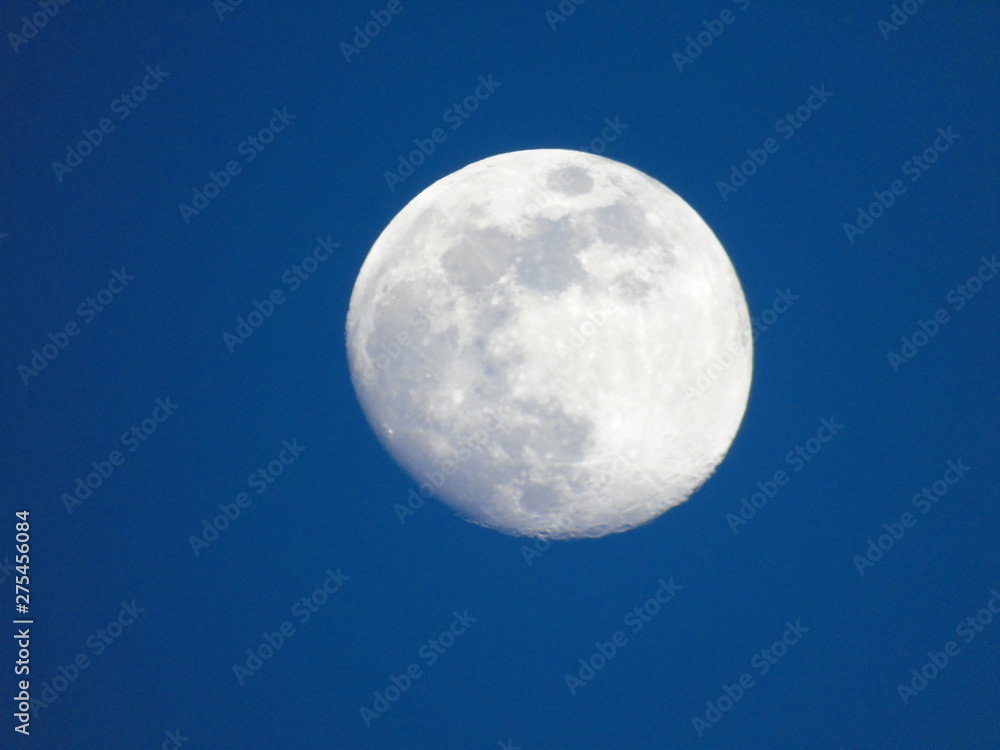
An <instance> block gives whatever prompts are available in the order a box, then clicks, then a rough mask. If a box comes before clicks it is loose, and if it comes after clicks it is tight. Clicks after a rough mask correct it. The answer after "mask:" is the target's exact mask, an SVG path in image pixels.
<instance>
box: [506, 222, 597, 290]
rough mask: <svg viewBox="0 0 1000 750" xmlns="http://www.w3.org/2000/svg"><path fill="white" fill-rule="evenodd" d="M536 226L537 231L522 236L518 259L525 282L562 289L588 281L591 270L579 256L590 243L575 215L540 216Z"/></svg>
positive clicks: (518, 267) (530, 284)
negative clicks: (579, 227)
mask: <svg viewBox="0 0 1000 750" xmlns="http://www.w3.org/2000/svg"><path fill="white" fill-rule="evenodd" d="M535 227H537V231H536V232H535V233H533V234H532V235H530V236H528V237H525V238H524V239H522V240H521V242H520V253H519V254H518V258H517V261H516V266H517V276H518V278H519V279H520V280H521V281H522V282H523V283H524V285H525V286H528V287H531V288H532V289H537V290H538V291H541V292H561V291H562V290H563V289H566V288H568V287H569V286H570V285H571V284H574V283H583V282H584V281H586V279H587V278H588V277H589V274H588V273H587V271H586V269H585V268H584V267H583V264H582V263H580V259H579V258H578V257H577V256H578V254H579V253H580V252H581V251H582V250H584V249H586V248H587V246H588V245H589V244H590V243H589V241H588V240H587V239H586V237H584V236H583V235H581V234H580V233H579V232H578V231H577V230H576V228H575V227H574V226H573V224H572V221H571V219H570V218H569V217H563V218H562V219H559V220H558V221H553V220H552V219H536V220H535V221H534V222H533V228H535Z"/></svg>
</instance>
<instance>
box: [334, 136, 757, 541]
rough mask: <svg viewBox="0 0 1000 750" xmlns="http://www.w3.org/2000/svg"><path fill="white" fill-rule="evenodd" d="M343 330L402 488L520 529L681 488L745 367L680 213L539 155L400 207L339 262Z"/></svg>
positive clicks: (624, 525) (609, 528)
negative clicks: (353, 269)
mask: <svg viewBox="0 0 1000 750" xmlns="http://www.w3.org/2000/svg"><path fill="white" fill-rule="evenodd" d="M346 334H347V354H348V361H349V364H350V370H351V380H352V383H353V384H354V388H355V390H356V392H357V396H358V400H359V401H360V403H361V407H362V409H363V410H364V413H365V416H366V417H367V419H368V422H369V423H370V425H371V427H372V429H373V430H374V431H375V433H376V435H377V436H378V438H379V440H380V441H381V442H382V444H383V445H384V446H385V448H386V449H387V450H388V452H389V453H390V454H391V455H392V456H393V458H395V460H396V461H397V462H398V463H399V464H400V465H401V466H402V467H403V468H404V469H405V470H406V471H407V472H408V473H409V474H410V476H411V477H412V478H413V480H414V483H415V484H414V487H412V488H410V489H411V491H410V492H409V495H410V497H411V503H412V502H414V501H413V498H415V497H417V496H418V495H419V497H421V498H422V497H430V496H431V495H433V496H435V497H437V498H438V499H440V500H441V501H443V502H445V503H446V504H448V505H449V506H451V507H452V508H453V509H454V510H455V511H457V512H458V514H460V515H461V516H463V517H464V518H466V519H467V520H469V521H472V522H474V523H478V524H481V525H483V526H488V527H491V528H494V529H497V530H499V531H502V532H505V533H508V534H515V535H527V536H533V537H540V538H562V539H568V538H576V537H599V536H603V535H605V534H609V533H612V532H620V531H625V530H627V529H630V528H633V527H635V526H639V525H641V524H644V523H647V522H649V521H651V520H652V519H654V518H656V517H657V516H659V515H660V514H662V513H663V512H664V511H666V510H667V509H668V508H671V507H673V506H675V505H678V504H679V503H681V502H683V501H684V500H686V499H687V498H688V497H689V496H690V495H691V493H692V492H694V491H695V490H696V489H697V488H698V487H700V486H701V485H702V483H703V482H704V481H705V480H706V479H707V478H708V477H709V475H710V474H711V473H712V472H713V471H714V470H715V468H716V467H717V466H718V465H719V463H720V462H721V461H722V459H723V458H724V457H725V455H726V452H727V451H728V450H729V447H730V445H731V444H732V441H733V439H734V438H735V436H736V432H737V430H738V429H739V425H740V422H741V421H742V419H743V414H744V411H745V410H746V405H747V398H748V395H749V391H750V378H751V373H752V369H753V368H752V358H753V357H752V353H753V352H752V350H753V344H752V337H751V329H750V317H749V314H748V312H747V304H746V299H745V298H744V295H743V289H742V287H741V286H740V282H739V279H738V278H737V276H736V272H735V270H734V269H733V266H732V263H731V262H730V260H729V257H728V256H727V255H726V251H725V250H724V249H723V247H722V245H721V244H720V243H719V240H718V239H717V238H716V237H715V235H714V234H713V233H712V230H711V229H709V227H708V226H707V225H706V224H705V222H704V221H702V219H701V217H700V216H699V215H698V214H697V212H695V210H694V209H693V208H691V207H690V206H689V205H688V204H687V203H685V202H684V200H682V199H681V198H680V197H679V196H677V195H676V194H675V193H674V192H673V191H671V190H670V189H669V188H667V187H666V186H664V185H663V184H661V183H659V182H657V181H656V180H654V179H653V178H651V177H649V176H647V175H645V174H643V173H642V172H640V171H638V170H636V169H634V168H632V167H629V166H627V165H625V164H621V163H619V162H616V161H612V160H610V159H606V158H603V157H600V156H595V155H593V154H587V153H582V152H578V151H565V150H557V149H544V150H531V151H516V152H512V153H507V154H499V155H497V156H492V157H490V158H488V159H483V160H482V161H478V162H475V163H473V164H470V165H469V166H467V167H465V168H463V169H460V170H458V171H457V172H454V173H453V174H450V175H448V176H447V177H444V178H442V179H440V180H438V181H437V182H435V183H434V184H433V185H431V186H430V187H428V188H427V189H425V190H424V191H423V192H421V193H420V194H419V195H418V196H417V197H415V198H414V199H413V200H412V201H410V202H409V203H408V204H407V205H406V206H405V207H404V208H403V209H402V210H401V211H400V212H399V214H397V215H396V217H395V218H394V219H393V220H392V221H391V222H390V223H389V225H388V226H387V227H386V228H385V230H384V231H383V232H382V234H381V235H380V236H379V238H378V240H377V241H376V242H375V244H374V245H373V246H372V249H371V251H370V252H369V253H368V257H367V258H366V259H365V262H364V264H363V265H362V267H361V270H360V272H359V273H358V278H357V281H356V283H355V285H354V291H353V293H352V295H351V303H350V309H349V311H348V314H347V327H346ZM400 502H403V501H402V498H401V499H400ZM414 504H416V506H417V507H420V506H419V504H418V503H414Z"/></svg>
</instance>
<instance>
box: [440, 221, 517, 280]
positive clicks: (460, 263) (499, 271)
mask: <svg viewBox="0 0 1000 750" xmlns="http://www.w3.org/2000/svg"><path fill="white" fill-rule="evenodd" d="M513 258H514V238H513V237H512V236H511V235H510V234H508V233H507V232H503V231H501V230H499V229H472V230H469V231H466V232H463V233H462V237H461V239H459V240H458V242H456V243H455V244H454V245H452V246H451V247H450V248H449V249H448V250H447V251H445V253H444V254H443V255H442V256H441V266H442V268H444V272H445V273H446V274H447V275H448V279H449V280H450V281H451V282H452V283H454V284H457V285H458V286H460V287H462V288H463V289H465V290H466V291H467V292H472V293H475V292H478V291H480V290H482V289H483V288H484V287H487V286H489V285H490V284H492V283H494V282H495V281H497V280H498V279H499V278H500V277H501V276H503V275H504V273H506V272H507V269H508V268H509V267H510V264H511V261H512V260H513Z"/></svg>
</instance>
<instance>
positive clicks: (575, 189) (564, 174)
mask: <svg viewBox="0 0 1000 750" xmlns="http://www.w3.org/2000/svg"><path fill="white" fill-rule="evenodd" d="M545 186H546V187H548V189H549V190H552V191H553V192H556V193H561V194H563V195H585V194H587V193H589V192H590V191H591V190H593V189H594V179H593V178H592V177H591V176H590V175H589V174H588V173H587V170H586V169H584V168H583V167H575V166H573V167H560V168H558V169H553V170H552V171H551V172H549V176H548V177H547V178H546V180H545Z"/></svg>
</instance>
